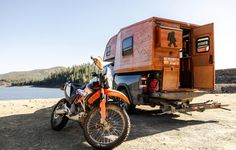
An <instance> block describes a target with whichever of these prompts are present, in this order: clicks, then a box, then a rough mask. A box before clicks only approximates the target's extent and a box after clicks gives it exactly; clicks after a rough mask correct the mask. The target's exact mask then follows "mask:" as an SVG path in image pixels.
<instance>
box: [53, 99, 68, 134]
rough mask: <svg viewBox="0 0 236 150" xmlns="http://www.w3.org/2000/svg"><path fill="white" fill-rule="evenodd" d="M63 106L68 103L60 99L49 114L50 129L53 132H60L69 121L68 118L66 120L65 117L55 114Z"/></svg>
mask: <svg viewBox="0 0 236 150" xmlns="http://www.w3.org/2000/svg"><path fill="white" fill-rule="evenodd" d="M64 104H68V102H67V101H66V100H65V99H61V100H60V101H59V102H58V103H57V104H56V105H55V106H54V108H53V111H52V114H51V128H52V129H53V130H56V131H60V130H61V129H62V128H64V127H65V125H66V124H67V122H68V120H69V118H67V117H66V116H65V115H57V114H55V111H56V110H57V109H62V107H63V105H64Z"/></svg>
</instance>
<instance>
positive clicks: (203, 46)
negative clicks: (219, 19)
mask: <svg viewBox="0 0 236 150" xmlns="http://www.w3.org/2000/svg"><path fill="white" fill-rule="evenodd" d="M196 48H197V52H198V53H202V52H208V51H209V49H210V40H209V37H201V38H198V39H197V41H196Z"/></svg>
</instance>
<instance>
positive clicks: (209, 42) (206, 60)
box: [192, 23, 215, 89]
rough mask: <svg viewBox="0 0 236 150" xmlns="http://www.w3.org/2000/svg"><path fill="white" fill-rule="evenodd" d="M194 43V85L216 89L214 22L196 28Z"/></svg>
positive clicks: (193, 34)
mask: <svg viewBox="0 0 236 150" xmlns="http://www.w3.org/2000/svg"><path fill="white" fill-rule="evenodd" d="M192 44H193V45H192V48H193V49H192V50H193V51H192V52H193V54H192V63H193V86H194V88H200V89H214V85H215V67H214V64H215V62H214V24H213V23H212V24H207V25H203V26H200V27H197V28H194V29H193V33H192Z"/></svg>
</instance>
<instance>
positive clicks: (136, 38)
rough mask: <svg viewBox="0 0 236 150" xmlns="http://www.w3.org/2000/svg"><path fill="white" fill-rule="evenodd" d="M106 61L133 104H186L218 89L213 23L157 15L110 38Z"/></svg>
mask: <svg viewBox="0 0 236 150" xmlns="http://www.w3.org/2000/svg"><path fill="white" fill-rule="evenodd" d="M103 60H104V61H109V62H111V63H112V65H114V68H113V69H114V70H113V72H114V76H113V88H115V89H118V90H120V91H122V92H124V93H125V94H126V95H127V96H128V97H129V100H130V102H131V104H132V105H133V106H135V105H152V106H153V105H161V106H163V105H164V104H168V105H170V104H171V105H176V104H177V103H178V104H185V103H186V104H187V103H190V102H191V101H192V99H193V98H194V97H196V96H200V95H202V94H205V91H206V90H214V86H215V68H214V64H215V60H214V24H213V23H211V24H207V25H196V24H192V23H186V22H181V21H176V20H170V19H164V18H159V17H152V18H149V19H146V20H143V21H140V22H138V23H135V24H132V25H130V26H128V27H125V28H122V29H121V30H120V31H119V32H118V33H117V34H116V35H114V36H113V37H111V39H110V40H109V41H108V43H107V45H106V48H105V52H104V57H103Z"/></svg>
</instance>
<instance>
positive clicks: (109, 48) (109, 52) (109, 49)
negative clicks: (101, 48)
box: [106, 46, 111, 56]
mask: <svg viewBox="0 0 236 150" xmlns="http://www.w3.org/2000/svg"><path fill="white" fill-rule="evenodd" d="M110 54H111V46H109V47H107V49H106V56H110Z"/></svg>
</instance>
